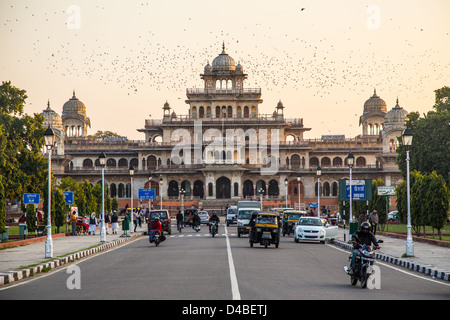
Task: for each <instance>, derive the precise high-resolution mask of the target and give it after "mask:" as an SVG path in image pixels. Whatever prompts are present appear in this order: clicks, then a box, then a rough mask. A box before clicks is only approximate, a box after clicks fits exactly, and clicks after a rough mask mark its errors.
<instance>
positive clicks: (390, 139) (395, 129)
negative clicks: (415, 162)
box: [381, 98, 408, 153]
mask: <svg viewBox="0 0 450 320" xmlns="http://www.w3.org/2000/svg"><path fill="white" fill-rule="evenodd" d="M407 114H408V112H407V111H406V110H404V109H403V108H402V107H400V105H399V104H398V98H397V103H396V105H395V107H394V108H392V110H390V111H389V112H388V113H386V116H385V117H384V129H383V131H382V132H381V133H382V137H383V153H395V150H396V149H397V147H398V140H397V138H398V137H399V136H401V135H402V132H403V130H404V129H405V119H406V115H407Z"/></svg>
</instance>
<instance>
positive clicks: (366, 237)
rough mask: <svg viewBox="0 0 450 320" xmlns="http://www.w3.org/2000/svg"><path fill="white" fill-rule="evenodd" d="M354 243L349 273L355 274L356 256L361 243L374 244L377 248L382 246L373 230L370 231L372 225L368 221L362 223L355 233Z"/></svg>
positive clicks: (353, 236)
mask: <svg viewBox="0 0 450 320" xmlns="http://www.w3.org/2000/svg"><path fill="white" fill-rule="evenodd" d="M352 244H353V253H352V260H351V261H350V269H349V274H353V272H354V267H355V262H356V256H357V255H358V252H359V246H358V244H359V245H361V244H365V245H367V246H370V245H371V244H373V246H374V248H375V249H379V248H380V246H379V245H378V240H377V239H376V238H375V236H374V235H373V233H372V232H370V225H369V223H368V222H363V223H362V224H361V229H360V230H358V231H356V232H355V234H354V235H352Z"/></svg>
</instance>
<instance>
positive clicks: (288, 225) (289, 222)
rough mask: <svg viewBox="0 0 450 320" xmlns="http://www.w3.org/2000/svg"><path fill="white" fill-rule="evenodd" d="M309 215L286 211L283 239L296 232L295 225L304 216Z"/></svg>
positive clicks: (297, 211)
mask: <svg viewBox="0 0 450 320" xmlns="http://www.w3.org/2000/svg"><path fill="white" fill-rule="evenodd" d="M307 214H308V213H307V212H306V211H303V210H289V211H284V214H283V237H284V236H285V235H286V234H287V235H290V234H291V232H292V234H293V233H294V231H295V224H296V223H297V222H298V219H300V217H302V216H306V215H307Z"/></svg>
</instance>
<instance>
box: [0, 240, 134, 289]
mask: <svg viewBox="0 0 450 320" xmlns="http://www.w3.org/2000/svg"><path fill="white" fill-rule="evenodd" d="M141 236H142V234H136V235H132V236H130V237H125V238H119V239H116V240H114V241H111V242H108V243H105V244H102V245H100V246H98V247H95V248H92V249H87V250H82V251H78V252H75V253H73V254H71V255H68V256H65V257H61V258H56V259H54V260H52V261H49V262H46V263H42V264H40V265H38V266H34V267H31V268H27V269H23V270H12V271H8V272H1V273H0V287H1V286H4V285H7V284H11V283H13V282H15V281H19V280H23V279H26V278H29V277H33V276H36V275H38V274H41V273H45V272H48V271H50V270H51V269H54V268H58V267H60V266H63V265H65V264H69V263H72V262H75V261H77V260H80V259H82V258H85V257H88V256H91V255H94V254H96V253H99V252H102V251H106V250H108V249H111V248H112V247H115V246H117V245H120V244H123V243H125V242H127V241H129V240H134V239H135V238H138V237H141Z"/></svg>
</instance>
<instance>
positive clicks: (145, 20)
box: [0, 0, 450, 140]
mask: <svg viewBox="0 0 450 320" xmlns="http://www.w3.org/2000/svg"><path fill="white" fill-rule="evenodd" d="M302 8H304V9H303V10H302ZM449 12H450V1H448V0H426V1H425V0H370V1H366V0H339V1H338V0H296V1H294V0H292V1H291V0H280V1H273V0H258V1H253V0H251V1H249V0H244V1H242V0H241V1H235V0H228V1H207V0H202V1H200V0H195V1H194V0H184V1H183V0H177V1H170V0H166V1H160V0H158V1H151V0H148V1H147V0H139V1H138V0H127V1H113V0H103V1H93V0H70V1H65V0H40V1H37V0H0V48H1V49H0V80H1V81H11V82H12V84H13V85H14V86H16V87H18V88H20V89H24V90H26V91H27V94H28V99H27V104H26V106H25V112H26V113H28V114H33V113H41V112H42V111H43V110H44V109H45V108H46V107H47V101H48V100H50V105H51V108H52V109H53V110H55V111H56V112H58V113H59V114H60V115H61V113H62V107H63V104H64V103H65V102H66V101H68V100H69V99H70V98H71V97H72V91H73V90H75V91H76V96H77V97H78V99H80V100H81V101H82V102H83V103H84V104H85V105H86V108H87V115H88V117H90V119H91V124H92V127H91V128H90V129H89V130H88V133H89V134H94V133H95V132H97V130H102V131H105V130H110V131H114V132H117V133H118V134H121V135H124V136H127V137H128V138H129V139H135V140H143V139H144V135H143V134H142V133H139V132H137V131H136V129H139V128H143V127H144V122H145V119H149V118H152V119H161V118H162V114H163V112H162V111H163V110H162V107H163V105H164V103H165V102H166V100H167V101H168V102H169V104H170V105H171V107H172V108H173V110H174V111H175V112H176V113H177V114H183V115H184V114H187V113H188V105H187V104H186V103H185V100H186V88H195V87H197V88H202V87H203V81H202V80H201V79H200V76H199V75H200V74H201V73H203V68H204V66H205V65H206V64H207V63H208V61H209V62H210V63H211V62H212V60H213V59H214V58H215V57H216V56H217V55H219V54H220V52H221V51H222V43H223V42H225V46H226V52H227V53H228V54H229V55H230V56H231V57H232V58H233V59H234V60H235V61H236V63H238V62H240V63H241V65H242V66H243V69H244V72H245V73H247V74H248V79H247V81H246V82H245V83H244V85H245V87H246V88H261V89H262V99H263V103H262V104H261V105H260V108H259V112H260V113H263V114H272V112H273V111H274V110H275V107H276V105H277V103H278V101H279V100H281V101H282V102H283V104H284V106H285V107H286V109H285V110H284V111H285V117H286V118H303V121H304V125H305V127H308V128H311V131H309V132H308V133H306V134H305V138H320V137H321V135H329V134H344V135H345V136H346V137H347V138H350V137H355V136H356V135H358V134H360V133H361V132H362V128H361V127H360V126H359V117H360V116H361V114H362V112H363V105H364V102H365V101H366V100H367V99H369V98H370V97H371V96H372V95H373V90H374V89H375V88H376V90H377V94H378V95H379V96H380V97H381V98H382V99H383V100H385V101H386V103H387V105H388V111H389V110H390V109H392V108H393V107H394V106H395V101H396V99H397V97H398V99H399V102H400V106H401V107H403V108H404V109H406V110H407V111H408V112H411V111H419V112H420V113H421V114H422V113H425V112H427V111H429V110H431V108H432V106H433V104H434V90H436V89H439V88H441V87H443V86H445V85H447V86H450V35H449V33H450V19H449V18H448V13H449ZM150 115H151V116H150Z"/></svg>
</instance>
